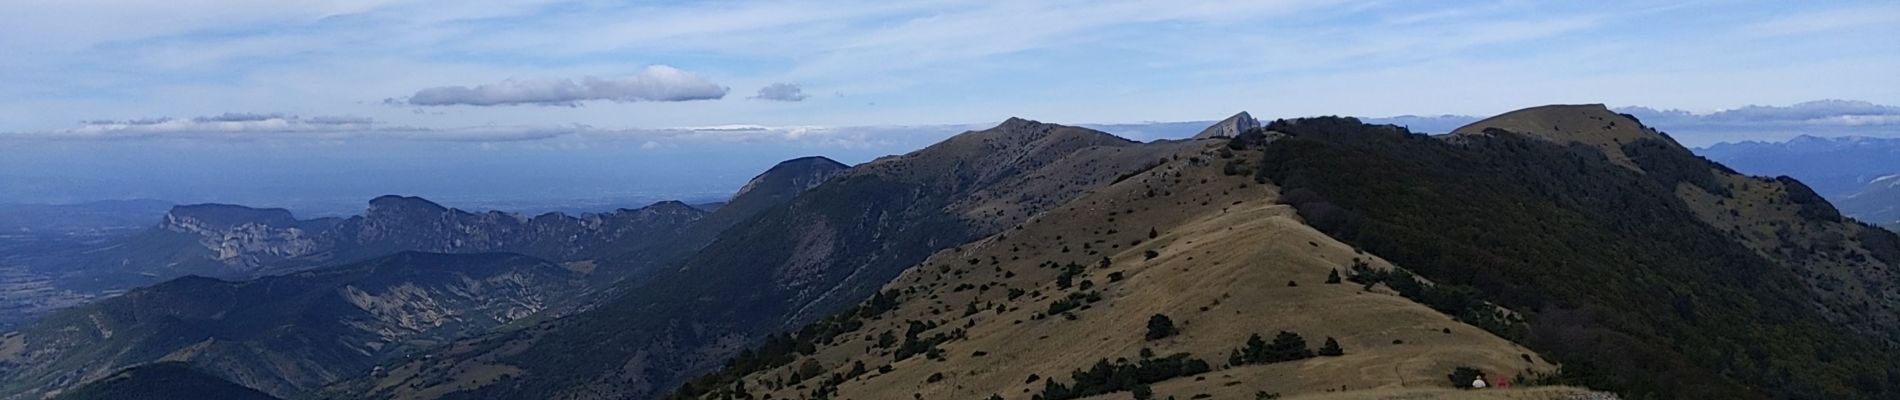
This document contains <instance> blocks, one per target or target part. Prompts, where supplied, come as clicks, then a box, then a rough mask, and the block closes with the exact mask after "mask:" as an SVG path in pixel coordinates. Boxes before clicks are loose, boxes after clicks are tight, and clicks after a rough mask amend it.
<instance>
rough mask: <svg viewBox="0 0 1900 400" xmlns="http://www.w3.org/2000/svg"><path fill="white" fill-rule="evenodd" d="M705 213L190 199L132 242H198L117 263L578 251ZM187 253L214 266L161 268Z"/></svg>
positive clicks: (255, 269) (255, 265) (247, 266)
mask: <svg viewBox="0 0 1900 400" xmlns="http://www.w3.org/2000/svg"><path fill="white" fill-rule="evenodd" d="M706 215H707V212H705V211H701V210H699V209H696V208H693V207H691V206H688V205H686V204H685V203H680V202H677V201H665V202H659V203H655V204H653V205H650V206H647V207H642V208H637V209H620V210H615V211H613V212H607V213H598V214H582V215H579V216H572V215H566V214H560V213H548V214H542V215H539V216H534V217H532V218H531V217H527V216H524V215H521V214H516V213H507V212H500V211H489V212H482V213H473V212H467V211H462V210H458V209H454V208H448V207H444V206H442V205H440V204H436V203H435V202H431V201H429V200H426V199H423V198H420V197H405V196H382V197H377V198H376V199H373V200H370V202H369V207H368V208H367V209H365V211H364V213H363V215H360V216H355V217H350V218H347V219H336V218H322V219H313V220H298V219H296V218H295V217H293V216H292V215H291V213H290V212H289V211H287V210H284V209H276V208H271V209H260V208H250V207H244V206H235V205H224V204H201V205H188V206H178V207H175V208H174V209H173V210H172V212H171V213H169V214H167V215H166V216H165V219H164V221H163V222H161V223H160V224H159V226H158V227H157V229H155V230H154V232H151V233H148V234H146V235H142V236H140V237H139V238H138V239H139V241H141V242H142V245H141V246H137V247H141V248H143V250H141V251H144V252H145V253H146V254H169V253H170V252H151V251H149V250H151V249H150V248H153V247H163V246H166V243H169V242H173V241H178V240H189V241H192V242H195V243H196V247H199V248H200V249H198V250H196V251H187V253H191V254H183V255H180V256H179V257H178V259H173V260H171V261H169V262H162V263H161V262H149V261H150V260H147V261H148V262H139V261H137V260H135V259H134V257H136V256H137V254H131V255H128V257H127V258H126V259H125V260H122V263H123V264H125V265H132V266H133V267H134V269H135V271H137V272H140V273H146V274H152V275H158V276H178V275H182V274H188V273H195V274H207V275H213V276H220V277H227V278H247V277H253V276H259V275H262V274H268V273H283V272H292V271H295V270H300V269H304V268H310V267H314V266H319V265H324V264H335V263H340V262H350V261H356V260H363V259H368V258H372V257H378V256H382V255H387V254H392V253H396V252H401V251H429V252H440V253H478V252H492V251H507V252H516V253H522V254H528V255H532V256H535V257H541V258H547V259H552V260H578V259H587V258H593V257H600V256H606V255H612V254H615V253H617V252H623V251H628V249H630V248H637V247H638V246H640V245H642V244H643V243H647V242H652V241H654V239H656V238H664V237H667V236H668V235H671V234H674V233H676V232H678V231H679V230H682V229H685V228H686V227H688V226H690V225H691V224H693V223H694V222H696V221H698V220H699V219H701V218H703V217H705V216H706ZM184 250H190V249H184ZM176 251H179V250H178V249H174V250H172V252H176ZM192 254H197V255H195V256H194V255H192ZM193 259H208V260H210V261H214V262H215V263H216V264H217V265H219V268H217V269H215V270H207V269H203V268H185V269H182V270H181V269H177V268H173V269H172V270H167V269H165V268H164V267H166V266H179V265H191V264H193V262H192V261H193ZM145 264H151V265H145Z"/></svg>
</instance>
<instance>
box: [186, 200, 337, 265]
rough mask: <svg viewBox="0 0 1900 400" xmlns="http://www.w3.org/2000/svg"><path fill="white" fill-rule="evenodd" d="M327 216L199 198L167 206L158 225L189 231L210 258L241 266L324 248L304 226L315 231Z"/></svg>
mask: <svg viewBox="0 0 1900 400" xmlns="http://www.w3.org/2000/svg"><path fill="white" fill-rule="evenodd" d="M333 221H334V220H329V219H323V220H312V221H299V220H297V219H296V218H294V217H292V216H291V214H290V211H289V210H285V209H281V208H262V209H260V208H250V207H244V206H236V205H228V204H199V205H188V206H177V207H173V208H172V210H171V212H169V213H166V214H165V220H164V221H163V222H160V223H159V226H158V229H160V230H164V231H169V232H175V233H180V234H185V235H188V236H192V237H195V238H197V240H198V243H200V244H201V245H203V246H204V247H205V248H206V249H209V250H211V252H212V253H213V254H212V259H214V260H216V261H218V262H219V263H221V264H224V265H225V266H228V267H231V268H233V269H236V270H244V269H248V268H250V267H253V266H256V265H260V264H263V263H268V262H275V261H281V260H283V259H287V258H292V257H298V256H303V255H307V254H311V253H314V252H317V251H320V250H323V249H325V248H328V247H329V246H330V245H331V244H330V243H327V242H324V241H322V238H318V237H314V236H313V235H311V233H313V232H310V231H306V229H307V228H308V229H315V230H317V231H321V230H323V229H324V228H327V227H328V226H330V225H332V224H331V222H333Z"/></svg>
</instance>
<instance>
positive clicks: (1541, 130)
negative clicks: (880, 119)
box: [1452, 104, 1661, 170]
mask: <svg viewBox="0 0 1900 400" xmlns="http://www.w3.org/2000/svg"><path fill="white" fill-rule="evenodd" d="M1486 128H1498V129H1503V130H1507V131H1511V132H1516V133H1521V134H1526V135H1530V136H1532V137H1537V138H1541V139H1545V140H1550V141H1555V142H1560V143H1581V144H1585V145H1589V146H1591V147H1596V148H1597V149H1598V150H1601V151H1603V154H1604V155H1607V156H1609V158H1610V162H1612V163H1615V164H1617V165H1621V166H1624V167H1628V168H1630V169H1635V170H1641V168H1639V167H1637V166H1636V163H1635V162H1632V161H1630V158H1629V155H1627V154H1624V153H1623V145H1624V144H1626V143H1634V142H1636V141H1637V140H1641V139H1644V138H1660V137H1661V136H1660V135H1656V134H1655V133H1654V132H1652V131H1650V130H1648V129H1645V128H1643V126H1642V125H1641V124H1640V123H1637V122H1636V121H1631V120H1630V119H1628V118H1625V117H1623V116H1621V115H1617V114H1616V112H1614V111H1610V109H1609V108H1606V107H1604V106H1603V105H1602V104H1574V105H1572V104H1560V105H1548V106H1541V107H1531V108H1526V109H1522V110H1517V111H1512V112H1508V113H1504V114H1499V115H1497V116H1494V117H1491V118H1485V119H1483V120H1479V121H1478V122H1473V123H1471V124H1470V125H1465V126H1463V127H1459V128H1458V129H1457V130H1454V131H1452V133H1454V134H1459V135H1479V134H1483V133H1484V130H1485V129H1486Z"/></svg>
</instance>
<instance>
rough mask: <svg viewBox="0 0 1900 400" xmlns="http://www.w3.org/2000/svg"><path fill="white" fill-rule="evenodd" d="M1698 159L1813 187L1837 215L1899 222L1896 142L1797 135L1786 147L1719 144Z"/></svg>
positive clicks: (1899, 157) (1899, 164) (1899, 153)
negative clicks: (1831, 203) (1838, 210)
mask: <svg viewBox="0 0 1900 400" xmlns="http://www.w3.org/2000/svg"><path fill="white" fill-rule="evenodd" d="M1696 153H1697V154H1701V155H1702V156H1705V157H1708V158H1709V159H1711V160H1715V161H1718V162H1721V163H1723V164H1725V165H1729V166H1731V167H1733V168H1735V169H1736V170H1738V171H1741V172H1744V173H1748V174H1755V175H1768V176H1775V175H1787V176H1792V177H1795V178H1797V179H1800V180H1801V181H1802V182H1804V183H1808V184H1809V185H1812V186H1813V188H1814V190H1815V191H1816V192H1819V193H1821V195H1822V196H1826V197H1827V198H1828V199H1830V200H1833V201H1834V203H1835V204H1836V205H1837V206H1839V207H1840V208H1841V212H1843V213H1845V214H1847V215H1849V216H1852V217H1855V218H1860V219H1862V220H1865V221H1868V222H1873V223H1877V224H1887V225H1891V224H1895V223H1900V211H1896V210H1895V207H1896V205H1900V190H1894V189H1893V180H1891V179H1883V178H1886V177H1890V176H1894V175H1900V139H1888V138H1872V137H1838V138H1822V137H1814V136H1801V137H1797V138H1795V139H1793V140H1789V141H1785V142H1759V141H1749V142H1736V143H1720V144H1716V145H1713V146H1709V147H1706V148H1702V149H1697V150H1696Z"/></svg>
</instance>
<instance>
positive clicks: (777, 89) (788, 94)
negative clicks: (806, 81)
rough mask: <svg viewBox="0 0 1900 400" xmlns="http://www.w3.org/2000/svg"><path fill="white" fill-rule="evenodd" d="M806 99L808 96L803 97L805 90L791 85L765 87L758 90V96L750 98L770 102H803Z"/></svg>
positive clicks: (777, 84)
mask: <svg viewBox="0 0 1900 400" xmlns="http://www.w3.org/2000/svg"><path fill="white" fill-rule="evenodd" d="M806 97H810V96H806V95H805V88H803V87H799V86H798V85H797V84H792V83H774V84H770V85H765V87H762V88H759V94H758V95H755V96H752V98H754V99H759V100H771V101H804V100H805V98H806Z"/></svg>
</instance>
